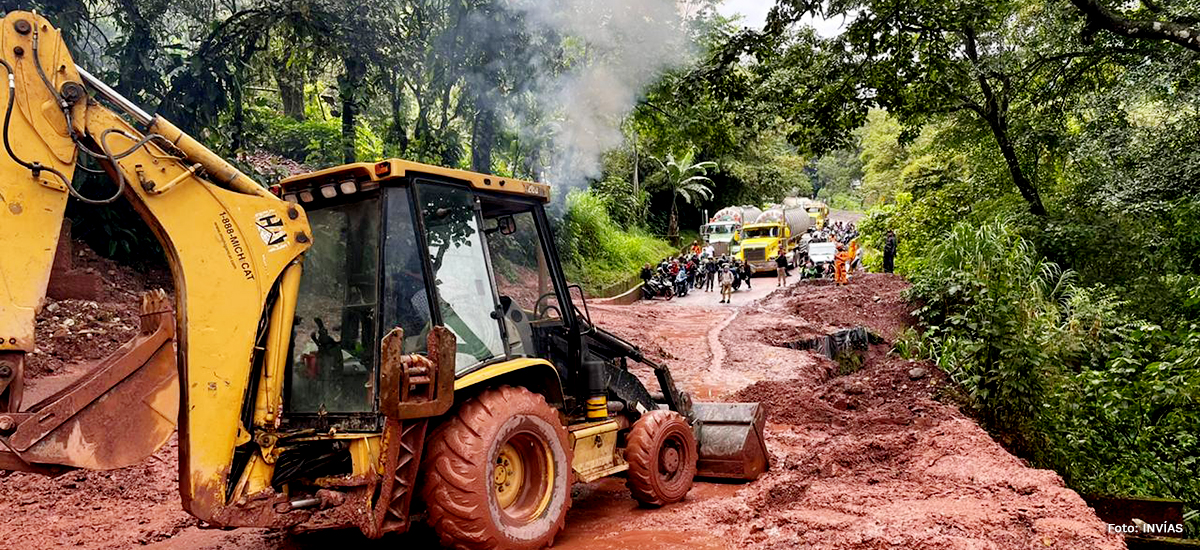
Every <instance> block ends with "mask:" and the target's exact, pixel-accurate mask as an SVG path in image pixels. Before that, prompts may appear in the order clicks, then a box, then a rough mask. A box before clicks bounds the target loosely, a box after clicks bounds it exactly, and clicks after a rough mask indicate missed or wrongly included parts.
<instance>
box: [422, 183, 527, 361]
mask: <svg viewBox="0 0 1200 550" xmlns="http://www.w3.org/2000/svg"><path fill="white" fill-rule="evenodd" d="M418 194H419V196H420V198H421V216H422V218H423V220H424V221H425V239H426V243H427V245H428V250H427V253H428V254H429V262H430V264H431V265H432V266H433V276H434V279H435V284H436V285H437V295H438V310H439V311H440V312H441V316H442V322H443V323H444V324H445V325H446V328H448V329H450V330H451V331H452V332H454V335H455V336H457V337H458V338H457V340H458V353H457V356H456V358H455V371H456V372H460V373H461V372H463V371H465V370H467V369H469V368H471V367H473V366H475V365H477V364H479V363H481V362H484V361H487V360H489V359H492V358H494V357H501V356H504V355H505V353H506V350H505V340H504V337H503V336H502V334H501V332H500V323H499V322H498V319H497V317H494V316H493V315H494V314H495V313H496V312H498V311H500V307H499V302H498V300H497V297H496V289H495V287H494V286H493V285H492V279H491V276H490V274H489V270H490V269H489V265H488V263H487V262H488V257H487V251H486V248H485V247H486V243H484V236H483V233H482V232H481V231H480V225H479V217H478V213H477V211H476V209H475V197H474V195H473V194H472V193H471V190H470V189H467V188H464V187H451V186H444V185H433V184H422V185H420V186H419V188H418Z"/></svg>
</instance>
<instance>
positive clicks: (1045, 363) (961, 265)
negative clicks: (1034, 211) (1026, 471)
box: [910, 219, 1069, 452]
mask: <svg viewBox="0 0 1200 550" xmlns="http://www.w3.org/2000/svg"><path fill="white" fill-rule="evenodd" d="M931 252H932V253H931V254H930V256H929V258H928V262H927V263H926V264H925V265H923V266H921V267H920V268H919V269H918V270H916V271H915V272H914V273H913V274H912V275H911V279H912V282H913V286H912V288H911V289H910V293H911V297H912V298H913V299H915V300H917V301H919V302H921V303H923V306H922V307H920V308H919V309H917V311H916V315H917V317H918V319H919V320H920V321H921V322H922V323H923V324H924V325H925V326H926V332H925V337H926V338H927V339H929V340H930V344H931V349H930V355H931V357H932V358H934V359H935V361H937V363H938V364H939V366H941V367H943V368H945V369H946V370H947V371H948V372H949V373H950V375H951V377H952V378H953V379H954V380H955V381H956V382H958V383H959V384H960V385H962V386H963V388H964V389H965V390H966V391H967V394H968V396H969V397H970V398H971V400H972V404H973V406H974V407H975V409H976V411H977V412H978V413H979V414H980V415H981V416H982V417H983V418H984V420H985V422H986V423H987V424H988V425H989V426H990V427H992V428H993V429H994V430H996V431H998V432H999V434H998V435H1001V436H1002V438H1005V439H1006V442H1007V443H1009V444H1010V445H1015V446H1016V450H1019V451H1025V452H1030V451H1034V450H1035V449H1034V447H1035V446H1036V445H1035V442H1034V441H1033V440H1032V438H1029V437H1027V436H1028V435H1029V434H1031V433H1032V428H1033V427H1034V426H1035V424H1036V420H1037V417H1036V415H1037V411H1039V410H1040V409H1041V405H1042V402H1043V399H1044V392H1045V388H1044V385H1043V382H1044V380H1045V379H1046V377H1047V376H1049V375H1051V374H1053V373H1054V372H1055V371H1056V369H1057V365H1056V363H1055V362H1054V361H1053V360H1052V359H1053V358H1052V356H1051V355H1050V353H1049V352H1048V351H1047V350H1048V349H1049V348H1050V347H1052V346H1053V343H1054V342H1053V340H1051V339H1052V338H1053V335H1054V333H1055V331H1054V328H1055V326H1056V322H1057V318H1058V311H1059V308H1058V302H1057V300H1058V299H1059V298H1060V297H1062V296H1063V294H1064V291H1065V290H1066V285H1065V283H1066V282H1067V281H1068V280H1069V274H1064V273H1061V272H1060V271H1059V270H1058V268H1057V267H1056V266H1055V265H1053V264H1051V263H1048V262H1045V261H1044V260H1042V259H1041V257H1040V256H1039V255H1038V254H1037V252H1036V250H1035V249H1034V247H1033V245H1032V243H1030V242H1029V241H1027V240H1025V239H1023V238H1022V237H1020V236H1019V235H1017V234H1016V232H1015V231H1013V229H1012V227H1011V226H1010V225H1009V224H1008V223H1007V222H1006V221H1004V220H1000V219H997V220H994V221H992V222H990V223H988V224H985V225H983V226H981V227H975V226H973V225H971V224H969V223H966V222H963V223H959V224H956V225H955V226H954V228H953V229H952V230H951V231H950V233H949V234H948V235H947V236H946V237H945V238H944V239H943V240H942V241H941V242H940V243H939V244H938V245H936V246H935V247H934V248H933V249H932V251H931Z"/></svg>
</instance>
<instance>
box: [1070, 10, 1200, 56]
mask: <svg viewBox="0 0 1200 550" xmlns="http://www.w3.org/2000/svg"><path fill="white" fill-rule="evenodd" d="M1071 3H1072V4H1075V7H1076V8H1079V11H1081V12H1083V14H1084V16H1086V17H1087V21H1088V23H1089V24H1090V25H1094V26H1096V27H1099V28H1101V29H1104V30H1107V31H1109V32H1112V33H1114V34H1118V35H1121V36H1124V37H1127V38H1139V39H1146V40H1163V41H1166V42H1173V43H1175V44H1178V45H1180V46H1183V47H1184V48H1187V49H1189V50H1192V51H1194V52H1200V30H1197V29H1195V28H1192V27H1190V26H1188V25H1184V24H1181V23H1176V22H1172V21H1146V20H1139V19H1130V18H1128V17H1125V16H1124V15H1122V14H1120V13H1118V12H1115V11H1113V10H1110V9H1108V8H1106V7H1104V6H1102V5H1100V0H1071Z"/></svg>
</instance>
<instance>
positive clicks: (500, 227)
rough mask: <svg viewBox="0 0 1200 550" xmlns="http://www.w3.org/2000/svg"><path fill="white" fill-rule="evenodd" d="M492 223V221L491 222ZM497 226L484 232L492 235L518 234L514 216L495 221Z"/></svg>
mask: <svg viewBox="0 0 1200 550" xmlns="http://www.w3.org/2000/svg"><path fill="white" fill-rule="evenodd" d="M489 221H491V220H489ZM495 222H496V225H493V226H491V227H485V228H484V230H483V232H484V233H487V234H489V235H491V234H492V233H496V232H497V231H499V232H500V234H501V235H512V234H513V233H516V232H517V222H516V220H514V219H513V217H512V216H501V217H499V218H496V219H495Z"/></svg>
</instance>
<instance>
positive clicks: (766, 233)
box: [742, 225, 779, 239]
mask: <svg viewBox="0 0 1200 550" xmlns="http://www.w3.org/2000/svg"><path fill="white" fill-rule="evenodd" d="M778 236H779V226H777V225H772V226H769V227H747V228H745V229H743V230H742V238H743V239H759V238H762V237H778Z"/></svg>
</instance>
